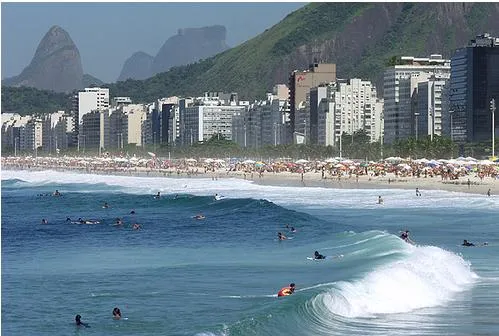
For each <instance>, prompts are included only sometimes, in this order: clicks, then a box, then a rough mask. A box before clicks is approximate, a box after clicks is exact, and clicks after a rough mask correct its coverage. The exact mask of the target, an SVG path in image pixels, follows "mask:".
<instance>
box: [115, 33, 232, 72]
mask: <svg viewBox="0 0 499 336" xmlns="http://www.w3.org/2000/svg"><path fill="white" fill-rule="evenodd" d="M226 35H227V31H226V29H225V27H224V26H219V25H215V26H210V27H202V28H185V29H179V30H178V33H177V35H175V36H172V37H170V38H169V39H168V40H166V42H165V43H164V44H163V46H162V47H161V49H160V50H159V52H158V54H157V55H156V56H155V57H154V58H153V57H152V56H150V55H148V54H146V53H144V52H141V51H140V52H137V53H135V54H133V55H132V56H131V57H130V58H129V59H127V60H126V62H125V64H124V65H123V69H122V70H121V74H120V76H119V78H118V81H123V80H126V79H129V78H131V79H145V78H149V77H151V76H153V75H155V74H158V73H161V72H165V71H168V70H169V69H170V68H171V67H174V66H179V65H185V64H190V63H194V62H196V61H198V60H200V59H204V58H207V57H210V56H213V55H216V54H218V53H220V52H222V51H225V50H227V49H228V46H227V44H226V43H225V38H226Z"/></svg>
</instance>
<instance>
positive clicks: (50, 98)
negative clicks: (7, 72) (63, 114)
mask: <svg viewBox="0 0 499 336" xmlns="http://www.w3.org/2000/svg"><path fill="white" fill-rule="evenodd" d="M70 97H71V95H69V94H65V93H58V92H54V91H45V90H37V89H35V88H30V87H24V86H23V87H9V86H2V113H19V114H20V115H28V114H40V113H52V112H56V111H62V110H65V111H68V110H69V109H70V108H71V106H70V104H71V99H70Z"/></svg>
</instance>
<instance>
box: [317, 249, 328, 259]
mask: <svg viewBox="0 0 499 336" xmlns="http://www.w3.org/2000/svg"><path fill="white" fill-rule="evenodd" d="M314 259H326V256H323V255H322V254H320V253H319V252H318V251H315V252H314Z"/></svg>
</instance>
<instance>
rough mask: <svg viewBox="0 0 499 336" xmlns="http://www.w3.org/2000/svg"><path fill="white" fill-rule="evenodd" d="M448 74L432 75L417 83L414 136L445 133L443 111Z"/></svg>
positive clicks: (446, 110)
mask: <svg viewBox="0 0 499 336" xmlns="http://www.w3.org/2000/svg"><path fill="white" fill-rule="evenodd" d="M449 78H450V74H449V73H444V74H440V75H432V76H431V77H430V78H428V80H427V81H425V82H421V83H418V93H417V98H416V100H417V101H416V105H417V107H416V110H417V113H416V116H417V117H416V118H415V124H414V126H415V129H414V134H416V138H423V137H426V136H428V135H429V136H430V137H431V139H433V136H435V135H438V136H442V135H444V134H445V135H446V132H445V131H444V118H445V113H447V112H448V108H447V107H446V99H445V95H444V91H445V86H446V85H448V83H449Z"/></svg>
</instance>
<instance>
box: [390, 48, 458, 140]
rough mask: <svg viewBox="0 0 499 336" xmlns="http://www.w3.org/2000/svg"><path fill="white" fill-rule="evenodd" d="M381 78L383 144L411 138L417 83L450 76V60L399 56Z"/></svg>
mask: <svg viewBox="0 0 499 336" xmlns="http://www.w3.org/2000/svg"><path fill="white" fill-rule="evenodd" d="M398 63H399V64H397V65H394V66H391V67H389V68H388V69H387V70H386V71H385V75H384V94H383V95H384V142H386V143H392V142H394V141H395V140H401V139H406V138H408V137H410V136H413V135H414V134H415V133H414V129H415V123H416V117H417V116H418V114H417V113H419V112H418V110H417V105H416V100H415V99H416V97H417V91H418V84H419V83H422V82H426V81H428V78H430V77H431V75H436V76H442V75H445V74H448V73H450V61H449V60H446V59H443V58H442V56H441V55H431V56H430V57H429V58H416V57H401V58H400V60H398Z"/></svg>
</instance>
